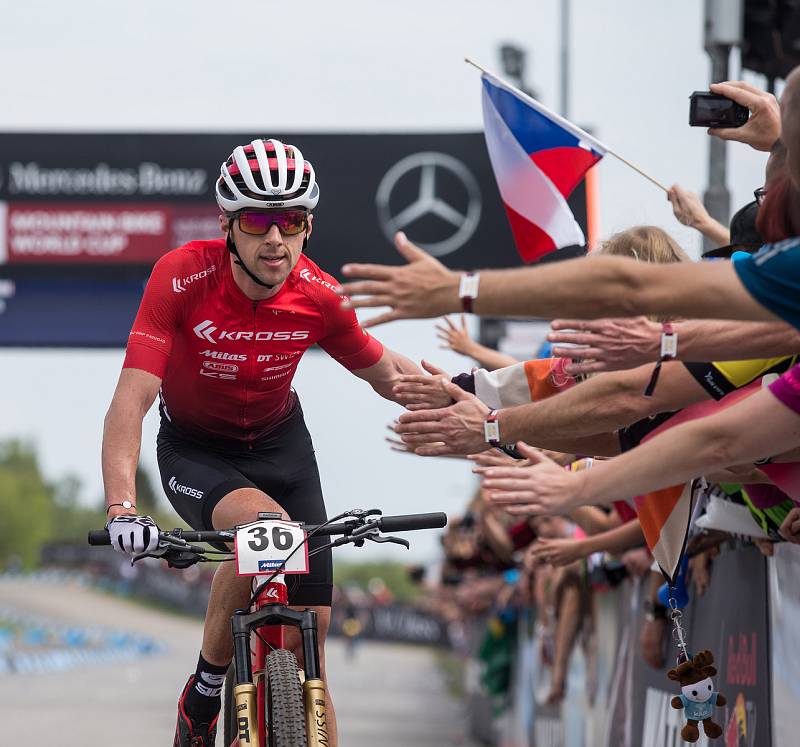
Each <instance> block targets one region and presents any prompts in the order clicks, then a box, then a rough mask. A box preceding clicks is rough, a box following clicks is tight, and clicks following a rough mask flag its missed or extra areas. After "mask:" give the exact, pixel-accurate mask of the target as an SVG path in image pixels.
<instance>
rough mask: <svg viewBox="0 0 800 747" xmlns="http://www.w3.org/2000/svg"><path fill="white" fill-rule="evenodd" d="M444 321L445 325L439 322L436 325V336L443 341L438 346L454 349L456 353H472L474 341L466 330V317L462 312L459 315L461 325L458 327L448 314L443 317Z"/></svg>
mask: <svg viewBox="0 0 800 747" xmlns="http://www.w3.org/2000/svg"><path fill="white" fill-rule="evenodd" d="M444 321H445V323H446V324H447V326H446V327H444V326H442V325H439V324H437V325H436V332H437V335H436V336H437V337H438V338H439V339H440V340H442V342H444V343H445V344H444V345H440V346H439V347H441V348H443V349H444V350H454V351H455V352H456V353H461V355H472V351H473V349H474V347H475V341H474V340H473V339H472V338H471V337H470V336H469V332H468V331H467V319H466V317H465V316H464V315H463V314H462V315H461V326H459V327H457V326H456V325H455V324H453V322H451V321H450V317H449V316H446V317H444Z"/></svg>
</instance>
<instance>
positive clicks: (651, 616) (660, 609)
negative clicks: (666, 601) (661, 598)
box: [643, 599, 667, 620]
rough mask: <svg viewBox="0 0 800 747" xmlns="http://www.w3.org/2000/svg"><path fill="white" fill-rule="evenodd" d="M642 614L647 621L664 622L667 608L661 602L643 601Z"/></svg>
mask: <svg viewBox="0 0 800 747" xmlns="http://www.w3.org/2000/svg"><path fill="white" fill-rule="evenodd" d="M643 606H644V614H645V616H646V617H647V619H648V620H666V619H667V608H666V607H665V606H664V605H663V604H661V602H658V601H654V600H652V599H645V601H644V605H643Z"/></svg>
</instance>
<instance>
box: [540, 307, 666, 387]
mask: <svg viewBox="0 0 800 747" xmlns="http://www.w3.org/2000/svg"><path fill="white" fill-rule="evenodd" d="M550 326H551V332H550V333H549V334H548V335H547V339H548V341H549V342H551V343H553V355H554V356H555V357H557V358H572V359H573V361H572V362H570V363H567V364H566V365H565V366H564V371H565V372H566V373H568V374H569V375H570V376H577V375H579V374H587V373H596V372H598V371H621V370H623V369H628V368H636V367H637V366H641V365H644V364H645V363H649V362H651V361H656V360H658V356H659V350H660V345H661V325H660V324H656V323H655V322H651V321H650V320H649V319H648V318H647V317H645V316H637V317H633V318H631V319H596V320H589V319H555V320H553V322H552V323H551V325H550ZM565 344H567V345H579V346H581V347H560V346H561V345H565Z"/></svg>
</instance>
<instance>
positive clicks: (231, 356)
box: [200, 350, 260, 361]
mask: <svg viewBox="0 0 800 747" xmlns="http://www.w3.org/2000/svg"><path fill="white" fill-rule="evenodd" d="M200 355H204V356H205V357H206V358H216V360H218V361H246V360H247V356H246V355H237V354H236V353H223V352H222V351H221V350H204V351H203V352H202V353H200ZM259 357H260V356H259Z"/></svg>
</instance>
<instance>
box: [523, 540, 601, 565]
mask: <svg viewBox="0 0 800 747" xmlns="http://www.w3.org/2000/svg"><path fill="white" fill-rule="evenodd" d="M586 555H587V553H586V552H585V550H584V548H583V544H582V543H581V541H580V540H575V539H540V540H538V541H537V542H534V543H533V544H532V545H531V547H530V549H529V551H528V558H529V559H530V561H529V562H531V563H534V564H536V563H549V564H550V565H554V566H564V565H569V564H570V563H574V562H575V561H576V560H581V559H583V558H585V557H586ZM528 558H526V561H527V560H528Z"/></svg>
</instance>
